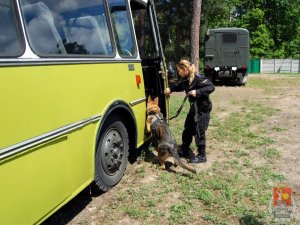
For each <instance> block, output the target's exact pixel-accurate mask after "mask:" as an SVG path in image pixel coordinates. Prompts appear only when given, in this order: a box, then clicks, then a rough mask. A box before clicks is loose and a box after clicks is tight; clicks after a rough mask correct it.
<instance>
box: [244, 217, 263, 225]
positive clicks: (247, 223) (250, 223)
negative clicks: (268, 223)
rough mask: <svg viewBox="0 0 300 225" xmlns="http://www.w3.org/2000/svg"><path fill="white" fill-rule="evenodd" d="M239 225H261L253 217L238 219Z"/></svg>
mask: <svg viewBox="0 0 300 225" xmlns="http://www.w3.org/2000/svg"><path fill="white" fill-rule="evenodd" d="M240 224H241V225H263V223H262V222H260V221H259V220H258V219H257V218H255V217H254V216H244V217H242V218H240Z"/></svg>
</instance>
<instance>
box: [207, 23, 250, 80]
mask: <svg viewBox="0 0 300 225" xmlns="http://www.w3.org/2000/svg"><path fill="white" fill-rule="evenodd" d="M204 48H205V58H204V73H205V76H206V77H207V78H209V79H210V80H212V81H213V82H216V81H217V80H219V81H222V80H223V81H224V80H227V81H233V82H234V83H237V84H239V85H245V84H246V82H247V77H248V74H247V69H248V59H249V32H248V30H246V29H243V28H233V27H230V28H217V29H210V30H208V32H207V35H206V38H205V47H204Z"/></svg>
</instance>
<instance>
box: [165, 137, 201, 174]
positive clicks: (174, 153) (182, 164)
mask: <svg viewBox="0 0 300 225" xmlns="http://www.w3.org/2000/svg"><path fill="white" fill-rule="evenodd" d="M160 145H162V144H160ZM166 145H167V147H168V149H169V150H170V152H171V154H172V156H173V158H174V161H175V163H176V164H177V165H179V166H180V167H181V168H183V169H186V170H188V171H190V172H192V173H197V171H196V169H195V168H194V167H192V166H191V165H189V164H188V163H186V162H184V161H183V160H181V159H180V157H179V155H178V153H177V149H176V146H174V145H170V144H169V143H168V144H166Z"/></svg>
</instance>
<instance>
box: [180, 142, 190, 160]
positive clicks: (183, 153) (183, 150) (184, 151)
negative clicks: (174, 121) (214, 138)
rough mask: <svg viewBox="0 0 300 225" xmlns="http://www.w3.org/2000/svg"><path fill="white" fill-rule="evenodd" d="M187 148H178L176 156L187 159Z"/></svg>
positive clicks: (181, 146)
mask: <svg viewBox="0 0 300 225" xmlns="http://www.w3.org/2000/svg"><path fill="white" fill-rule="evenodd" d="M189 149H190V148H189V147H186V146H184V145H179V146H178V150H179V151H178V155H179V157H180V158H189Z"/></svg>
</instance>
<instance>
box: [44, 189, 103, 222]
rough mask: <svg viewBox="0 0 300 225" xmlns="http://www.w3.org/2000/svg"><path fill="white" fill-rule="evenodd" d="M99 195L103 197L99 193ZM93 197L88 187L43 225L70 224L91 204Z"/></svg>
mask: <svg viewBox="0 0 300 225" xmlns="http://www.w3.org/2000/svg"><path fill="white" fill-rule="evenodd" d="M99 195H101V194H100V193H99ZM91 201H92V195H91V193H90V188H89V187H87V188H86V189H84V190H83V191H82V192H81V193H79V194H78V195H77V196H76V197H74V198H73V199H72V200H71V201H69V202H68V203H67V204H66V205H64V206H63V207H62V208H60V209H59V210H58V211H57V212H55V213H54V214H53V215H52V216H50V217H49V218H48V219H47V220H46V221H44V222H43V223H41V225H54V224H55V225H65V224H68V223H69V222H70V221H71V220H72V219H74V217H75V216H77V215H78V214H79V213H80V212H81V211H82V210H83V209H84V208H85V207H86V206H87V205H88V204H89V203H90V202H91Z"/></svg>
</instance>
